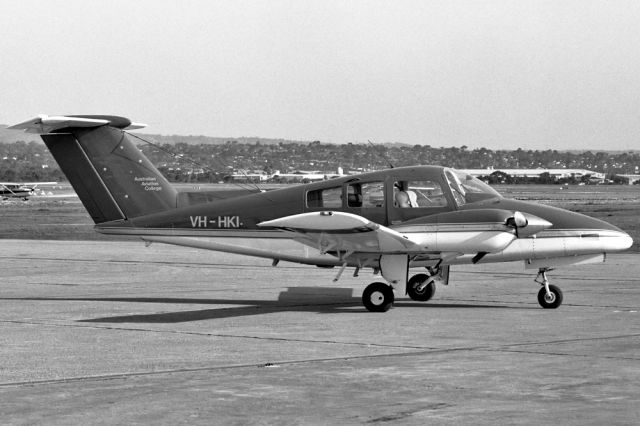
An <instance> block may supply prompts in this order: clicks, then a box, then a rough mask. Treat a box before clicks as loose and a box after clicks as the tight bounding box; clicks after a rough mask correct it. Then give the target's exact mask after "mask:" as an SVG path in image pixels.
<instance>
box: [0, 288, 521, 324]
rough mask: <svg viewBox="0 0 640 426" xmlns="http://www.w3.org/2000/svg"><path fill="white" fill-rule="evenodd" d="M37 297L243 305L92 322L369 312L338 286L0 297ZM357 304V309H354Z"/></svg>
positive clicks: (459, 305) (434, 305) (433, 305)
mask: <svg viewBox="0 0 640 426" xmlns="http://www.w3.org/2000/svg"><path fill="white" fill-rule="evenodd" d="M9 299H10V300H36V301H71V302H77V301H82V302H115V303H120V302H129V303H165V304H187V305H241V306H233V307H222V308H213V309H199V310H192V311H174V312H161V313H151V314H132V315H119V316H109V317H101V318H91V319H83V320H78V322H91V323H179V322H190V321H203V320H212V319H223V318H233V317H242V316H251V315H262V314H268V313H274V312H316V313H321V314H336V313H351V314H353V313H360V314H368V313H370V312H368V311H367V310H365V309H364V308H362V300H361V298H360V297H354V296H353V289H352V288H336V287H289V288H288V289H287V291H283V292H281V293H280V295H279V297H278V300H275V301H272V300H247V299H197V298H175V297H68V298H67V297H65V298H63V297H30V298H28V297H25V298H5V299H0V300H9ZM395 306H397V307H402V308H406V307H421V308H467V309H469V308H473V309H477V308H485V309H503V308H509V309H523V308H524V309H526V308H525V307H524V306H518V307H514V306H505V305H498V304H496V305H484V304H469V303H446V304H444V303H420V302H412V301H397V302H396V303H395ZM353 308H357V309H353Z"/></svg>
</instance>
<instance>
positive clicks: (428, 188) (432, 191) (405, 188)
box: [393, 180, 447, 208]
mask: <svg viewBox="0 0 640 426" xmlns="http://www.w3.org/2000/svg"><path fill="white" fill-rule="evenodd" d="M393 198H394V203H393V205H394V206H395V207H399V208H416V207H445V206H446V205H447V198H446V197H445V195H444V191H443V190H442V186H440V184H439V183H438V182H435V181H432V180H421V181H404V180H398V181H396V182H395V183H394V184H393Z"/></svg>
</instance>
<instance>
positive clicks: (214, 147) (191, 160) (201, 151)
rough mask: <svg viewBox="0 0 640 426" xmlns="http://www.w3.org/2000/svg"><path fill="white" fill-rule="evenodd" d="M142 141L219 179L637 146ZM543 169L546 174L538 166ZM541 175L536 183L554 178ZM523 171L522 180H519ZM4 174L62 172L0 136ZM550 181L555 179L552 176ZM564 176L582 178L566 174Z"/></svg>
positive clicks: (581, 161)
mask: <svg viewBox="0 0 640 426" xmlns="http://www.w3.org/2000/svg"><path fill="white" fill-rule="evenodd" d="M174 138H175V140H178V142H176V143H162V144H157V143H156V144H155V145H150V144H143V143H141V144H139V148H140V149H141V150H142V151H143V153H144V154H145V155H147V156H148V157H149V158H150V159H151V161H152V162H153V163H154V164H156V166H157V167H158V168H159V170H160V171H161V172H162V173H163V174H164V175H165V176H166V177H167V178H168V179H169V180H170V181H173V182H188V181H192V182H218V181H221V180H223V179H224V177H225V176H228V175H229V174H231V173H233V172H235V171H238V170H246V171H248V172H265V173H267V174H273V173H275V172H276V171H279V172H280V173H292V172H295V171H299V170H304V171H321V172H335V171H337V169H338V167H341V168H342V169H343V170H344V172H345V173H348V172H361V171H366V170H380V169H384V168H388V167H389V163H391V164H392V165H393V166H395V167H400V166H409V165H418V164H425V165H426V164H432V165H443V166H449V167H455V168H459V169H485V168H486V169H490V168H495V169H500V168H510V169H516V168H519V169H536V168H549V169H562V168H569V169H587V170H592V171H594V172H599V173H605V174H606V175H607V177H609V178H610V179H611V178H613V177H614V175H616V174H637V173H639V171H638V170H639V167H640V153H639V152H618V153H610V152H602V151H598V152H592V151H585V152H565V151H557V150H523V149H520V148H519V149H517V150H511V151H509V150H490V149H486V148H478V149H468V147H466V146H462V147H448V148H438V147H432V146H429V145H413V146H411V145H401V144H385V145H376V146H372V145H365V144H353V143H347V144H341V145H337V144H326V143H321V142H319V141H315V142H311V143H286V142H279V143H269V144H265V143H261V142H260V141H256V142H253V143H241V142H238V141H234V140H229V141H226V142H224V143H217V144H213V143H200V144H193V143H192V144H187V143H183V142H179V137H178V136H176V137H174ZM543 175H544V174H543ZM549 178H550V177H548V176H542V175H541V176H540V178H539V179H538V182H537V183H557V182H556V181H553V179H549ZM486 179H487V180H488V181H489V182H491V183H522V182H521V178H515V177H510V176H500V175H499V174H495V172H491V171H490V170H488V173H487V177H486ZM519 179H520V180H519ZM0 180H1V181H38V180H56V181H61V180H65V178H64V176H63V174H62V172H61V171H60V169H59V168H58V166H57V164H56V162H55V161H54V159H53V157H52V156H51V154H50V153H49V151H48V150H47V149H46V147H45V146H44V144H43V143H41V142H24V141H18V142H14V143H0ZM552 181H553V182H552ZM567 183H580V182H579V179H576V178H573V180H572V179H569V182H567Z"/></svg>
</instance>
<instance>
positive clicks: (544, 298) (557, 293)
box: [534, 268, 562, 309]
mask: <svg viewBox="0 0 640 426" xmlns="http://www.w3.org/2000/svg"><path fill="white" fill-rule="evenodd" d="M548 271H551V269H550V268H540V269H539V270H538V276H537V277H536V279H535V280H534V281H535V282H537V283H538V284H540V285H542V288H541V289H540V291H539V292H538V303H539V304H540V306H542V307H543V308H545V309H556V308H557V307H558V306H560V305H561V304H562V291H561V290H560V288H559V287H557V286H555V285H553V284H549V280H548V279H547V272H548Z"/></svg>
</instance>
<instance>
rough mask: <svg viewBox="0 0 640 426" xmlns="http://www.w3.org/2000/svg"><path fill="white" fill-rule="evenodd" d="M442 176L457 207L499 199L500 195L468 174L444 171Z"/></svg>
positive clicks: (450, 170)
mask: <svg viewBox="0 0 640 426" xmlns="http://www.w3.org/2000/svg"><path fill="white" fill-rule="evenodd" d="M444 174H445V176H446V177H447V182H448V183H449V187H450V188H451V193H452V194H453V198H455V200H456V203H457V204H458V206H462V205H464V204H470V203H477V202H479V201H484V200H489V199H492V198H499V197H501V195H500V193H498V191H496V190H495V189H493V188H491V187H490V186H489V185H487V184H486V183H484V182H482V181H481V180H480V179H477V178H475V177H473V176H471V175H470V174H467V173H464V172H461V171H459V170H455V169H445V170H444Z"/></svg>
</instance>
